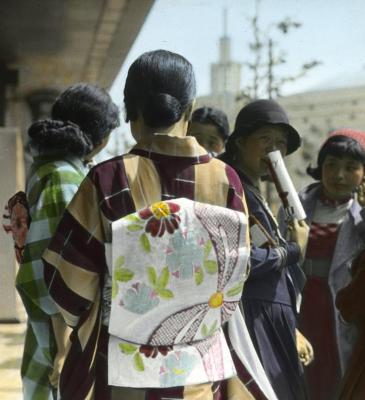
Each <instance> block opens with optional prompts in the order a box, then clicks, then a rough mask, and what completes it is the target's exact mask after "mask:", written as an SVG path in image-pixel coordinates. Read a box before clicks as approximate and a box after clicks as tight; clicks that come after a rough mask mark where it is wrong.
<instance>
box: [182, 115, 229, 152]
mask: <svg viewBox="0 0 365 400" xmlns="http://www.w3.org/2000/svg"><path fill="white" fill-rule="evenodd" d="M188 135H189V136H195V138H196V140H197V141H198V143H199V144H200V145H201V146H203V147H204V148H205V150H207V151H208V152H209V153H211V154H213V155H214V156H216V155H218V154H220V153H222V152H223V151H224V146H225V143H226V141H227V139H228V137H229V123H228V119H227V115H226V114H225V113H224V112H223V111H222V110H219V109H218V108H213V107H201V108H198V109H196V110H195V111H194V112H193V115H192V117H191V122H190V123H189V128H188Z"/></svg>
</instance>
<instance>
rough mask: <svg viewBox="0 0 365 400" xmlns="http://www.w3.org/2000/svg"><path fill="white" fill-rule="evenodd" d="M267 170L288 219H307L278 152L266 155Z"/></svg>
mask: <svg viewBox="0 0 365 400" xmlns="http://www.w3.org/2000/svg"><path fill="white" fill-rule="evenodd" d="M268 157H269V169H270V173H271V175H272V177H273V180H274V183H275V186H276V189H277V190H278V193H279V196H280V198H281V200H282V202H283V205H284V209H285V212H286V213H287V216H288V217H290V218H296V219H298V220H303V219H305V218H306V217H307V215H306V213H305V211H304V208H303V206H302V203H301V202H300V199H299V196H298V193H297V191H296V189H295V187H294V184H293V181H292V180H291V178H290V176H289V173H288V170H287V169H286V166H285V164H284V160H283V157H282V155H281V153H280V151H279V150H275V151H272V152H270V153H269V154H268Z"/></svg>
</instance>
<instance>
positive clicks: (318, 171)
mask: <svg viewBox="0 0 365 400" xmlns="http://www.w3.org/2000/svg"><path fill="white" fill-rule="evenodd" d="M328 155H331V156H334V157H339V158H342V157H351V158H353V159H355V160H358V161H361V162H362V163H363V164H365V150H364V148H363V147H362V146H361V145H360V144H359V143H358V142H357V141H356V140H354V139H352V138H350V137H347V136H339V135H338V136H333V137H330V138H329V139H328V140H327V141H326V142H325V143H324V145H323V146H322V147H321V149H320V150H319V153H318V158H317V167H315V168H312V167H311V166H310V165H309V167H308V168H307V174H308V175H309V176H311V177H312V178H313V179H315V180H321V179H322V166H323V163H324V160H325V159H326V157H327V156H328Z"/></svg>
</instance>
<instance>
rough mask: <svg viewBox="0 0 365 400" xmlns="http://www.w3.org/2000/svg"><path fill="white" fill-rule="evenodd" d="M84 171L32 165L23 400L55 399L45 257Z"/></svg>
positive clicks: (43, 160)
mask: <svg viewBox="0 0 365 400" xmlns="http://www.w3.org/2000/svg"><path fill="white" fill-rule="evenodd" d="M86 172H87V171H86V169H85V168H84V166H83V164H82V162H81V161H80V160H75V159H72V160H67V161H65V160H57V159H55V158H51V157H46V156H39V157H36V158H35V159H34V163H33V165H32V167H31V171H30V174H29V178H28V182H27V198H28V202H29V208H30V215H31V219H32V222H31V225H30V228H29V232H28V234H27V239H26V246H25V250H24V255H23V259H22V262H21V264H20V268H19V272H18V275H17V278H16V287H17V290H18V292H19V294H20V296H21V298H22V301H23V304H24V306H25V309H26V311H27V314H28V326H27V331H26V339H25V346H24V354H23V360H22V367H21V375H22V379H23V394H24V399H33V400H35V399H37V400H43V399H52V398H53V397H52V392H51V389H52V387H51V385H50V375H51V374H53V373H54V371H53V368H54V357H55V355H56V351H57V347H56V341H55V337H54V334H53V328H52V321H51V315H54V314H56V313H57V310H56V308H55V306H54V305H53V301H52V300H51V299H50V297H49V296H48V290H47V288H46V286H45V283H44V280H43V263H42V260H41V256H42V254H43V251H44V250H45V249H46V247H47V245H48V243H49V241H50V239H51V237H52V235H53V233H54V232H55V230H56V227H57V224H58V222H59V220H60V218H61V216H62V214H63V211H64V209H65V208H66V206H67V204H68V203H69V202H70V200H71V199H72V197H73V195H74V194H75V193H76V191H77V189H78V186H79V185H80V183H81V181H82V180H83V178H84V176H85V174H86Z"/></svg>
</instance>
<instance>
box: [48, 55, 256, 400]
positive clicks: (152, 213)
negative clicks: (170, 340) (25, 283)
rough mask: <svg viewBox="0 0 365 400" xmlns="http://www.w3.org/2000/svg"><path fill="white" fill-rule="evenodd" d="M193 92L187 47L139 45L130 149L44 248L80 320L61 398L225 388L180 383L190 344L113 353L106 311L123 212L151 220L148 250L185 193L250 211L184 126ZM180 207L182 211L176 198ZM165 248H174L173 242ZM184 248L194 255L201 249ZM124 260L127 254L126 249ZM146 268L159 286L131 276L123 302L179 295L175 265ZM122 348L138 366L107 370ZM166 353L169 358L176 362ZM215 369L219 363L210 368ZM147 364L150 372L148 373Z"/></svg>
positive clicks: (56, 288) (173, 220)
mask: <svg viewBox="0 0 365 400" xmlns="http://www.w3.org/2000/svg"><path fill="white" fill-rule="evenodd" d="M194 98H195V78H194V73H193V69H192V66H191V64H190V63H189V62H188V61H187V60H186V59H185V58H183V57H182V56H180V55H178V54H175V53H171V52H168V51H164V50H157V51H152V52H149V53H145V54H143V55H141V56H140V57H139V58H138V59H137V60H136V61H135V62H134V63H133V64H132V65H131V67H130V68H129V71H128V76H127V80H126V84H125V88H124V103H125V108H126V121H127V122H130V125H131V131H132V134H133V136H134V138H135V139H136V141H137V144H136V145H135V147H134V148H133V149H132V150H131V152H130V153H129V154H127V155H124V156H118V157H116V158H113V159H111V160H108V161H105V162H103V163H101V164H99V165H97V166H95V167H94V168H93V169H92V170H91V171H90V172H89V174H88V176H87V178H86V179H85V180H84V181H83V183H82V185H81V186H80V188H79V190H78V192H77V194H76V196H75V197H74V199H73V201H72V202H71V204H70V205H69V207H68V208H67V210H66V211H65V214H64V216H63V218H62V220H61V222H60V224H59V226H58V229H57V232H56V234H55V236H54V239H53V241H52V243H51V244H50V246H49V248H48V250H47V251H46V253H45V254H44V257H43V259H44V262H45V269H46V280H47V285H48V287H49V292H50V295H51V297H52V298H53V299H54V301H55V302H56V304H57V305H58V307H59V309H60V311H61V313H62V315H63V317H64V318H65V320H66V322H67V324H68V325H70V326H71V327H72V328H73V334H72V346H71V349H70V351H69V353H68V356H67V359H66V361H65V364H64V368H63V370H62V374H61V379H60V395H61V398H62V399H64V400H68V399H69V400H71V399H72V400H81V399H89V398H95V399H100V400H108V399H111V398H112V399H118V400H119V399H128V400H131V399H142V400H152V399H156V400H158V399H194V400H197V399H206V400H208V399H213V396H214V398H218V397H217V396H219V395H220V382H219V381H218V382H214V383H212V382H211V381H210V382H209V383H205V382H207V381H205V382H202V384H192V385H186V386H185V385H183V386H182V385H181V384H179V383H178V382H182V381H184V379H185V376H186V374H187V372H186V371H187V370H189V368H190V366H189V359H186V360H185V361H186V364H184V365H181V364H179V365H175V364H174V363H177V362H179V363H182V362H185V361H184V360H183V358H182V356H183V353H184V352H181V354H177V353H176V351H175V349H174V348H171V347H166V346H162V347H161V346H160V347H158V346H152V345H143V346H141V345H138V342H134V343H122V344H121V345H120V348H119V350H117V351H116V352H113V351H111V353H109V354H108V341H109V346H110V343H111V342H110V337H109V336H110V335H109V333H108V325H109V315H108V314H109V312H110V302H111V299H113V297H115V294H114V295H113V293H115V292H114V289H113V286H112V288H111V290H110V278H111V276H110V273H109V270H108V260H107V252H108V248H110V247H112V249H113V251H114V247H113V242H112V238H113V236H112V235H114V228H113V226H115V224H116V223H117V222H116V221H118V223H119V220H122V221H125V220H127V221H136V223H135V224H134V225H133V224H132V226H131V227H130V228H129V229H130V231H131V232H138V230H140V229H141V227H140V225H139V224H140V223H141V222H140V218H141V216H142V219H144V220H148V222H147V225H146V228H145V229H146V233H148V235H149V236H146V235H142V236H141V238H140V241H137V242H136V243H137V244H138V243H140V244H141V245H142V248H141V251H147V252H149V251H150V248H151V247H150V240H152V239H148V237H159V236H161V237H163V235H164V233H165V230H166V229H167V231H168V233H169V234H172V233H173V232H174V231H175V229H177V226H178V219H177V217H176V215H175V216H174V215H173V214H171V213H172V211H171V208H169V207H170V206H169V205H168V204H170V203H168V201H173V200H174V199H178V198H182V197H184V198H187V199H191V200H196V201H197V202H202V203H205V204H211V205H218V206H222V207H228V208H230V209H232V210H237V211H241V212H242V211H245V202H244V197H243V190H242V185H241V183H240V181H239V178H238V176H237V174H236V173H235V172H234V170H233V169H232V168H231V167H229V166H228V165H226V164H224V163H223V162H222V161H220V160H217V159H214V158H212V157H211V156H210V155H209V154H208V153H207V152H206V150H205V149H204V148H202V147H201V146H200V145H199V144H198V143H197V141H196V139H195V138H194V137H191V136H186V134H187V127H188V121H189V119H190V116H191V112H192V107H193V104H194ZM155 202H157V203H155ZM173 207H174V209H175V211H176V210H177V207H176V206H173ZM141 210H142V211H141ZM126 216H127V217H128V216H129V217H128V218H127V217H126ZM123 217H126V219H124V218H123ZM125 233H126V234H127V231H126V232H125ZM131 234H132V233H131ZM186 235H188V232H186ZM114 242H115V241H114ZM179 243H180V242H179ZM181 243H182V242H181ZM194 243H195V245H196V244H197V242H195V241H194ZM122 245H123V243H121V246H122ZM116 251H119V249H117V250H116ZM131 251H132V250H131ZM166 251H167V253H168V254H170V253H171V249H170V250H168V249H167V250H166ZM135 253H137V252H135ZM126 257H127V256H126ZM184 257H185V258H189V259H190V257H194V254H185V256H184ZM119 260H121V261H120V263H121V265H122V264H124V257H122V258H119ZM180 261H181V260H180ZM113 265H114V264H113ZM209 266H211V264H208V267H209ZM118 268H119V267H118ZM123 268H124V267H123ZM166 268H167V267H166ZM213 268H214V265H213ZM123 271H124V275H123ZM134 271H135V270H133V269H132V271H128V270H125V269H124V270H122V269H120V270H119V273H118V276H117V280H119V281H120V282H122V281H128V280H130V279H131V276H132V275H133V274H134ZM148 271H149V281H150V283H151V284H152V285H153V286H155V287H156V290H155V291H153V293H152V292H151V291H149V290H150V289H149V288H147V287H146V285H141V284H140V283H136V284H133V286H132V287H131V288H130V291H129V292H128V294H126V297H125V298H122V300H121V302H120V303H119V306H120V307H124V306H128V307H129V306H131V307H133V310H136V312H137V313H139V314H142V315H143V314H144V313H145V311H146V309H149V308H150V307H153V306H154V304H156V301H157V300H156V296H157V295H158V293H160V294H161V295H163V296H165V297H167V298H172V297H171V296H172V293H171V291H170V290H168V289H166V283H167V282H168V280H169V276H171V275H172V273H167V272H166V273H165V274H164V275H163V276H162V275H160V276H159V277H157V275H156V273H155V272H154V268H153V267H152V268H151V267H148ZM194 271H195V273H197V275H196V279H197V281H196V282H198V283H199V282H200V280H201V278H202V275H201V269H199V267H198V266H197V267H196V268H195V270H194ZM181 273H182V272H181V271H180V270H179V271H174V279H175V278H176V279H179V277H180V274H181ZM113 279H116V278H115V274H114V275H113ZM113 282H114V281H113ZM156 285H157V286H156ZM161 285H162V286H161ZM240 289H242V287H241V288H240ZM142 290H144V292H146V293H147V292H148V293H150V295H147V299H146V300H143V301H142V300H141V302H140V303H137V304H136V303H135V302H134V300H135V299H136V298H137V297H138V296H140V297H141V296H142V294H141V291H142ZM199 290H200V289H199ZM132 297H133V299H132ZM142 297H143V296H142ZM148 299H149V300H148ZM112 301H113V300H112ZM237 301H238V300H237ZM221 302H222V296H221V295H220V294H217V295H216V296H215V297H214V298H212V302H211V303H210V304H211V305H212V306H213V307H219V306H220V304H221ZM109 329H110V326H109ZM146 329H147V327H146ZM213 330H214V327H213ZM203 331H204V330H203ZM205 331H206V333H207V328H206V329H205ZM169 332H171V331H170V330H169ZM139 343H140V342H139ZM189 346H190V345H189V344H188V345H187V347H189ZM205 351H208V352H209V351H210V350H209V348H207V349H206V350H205ZM118 353H120V354H118ZM121 355H122V356H123V357H125V359H126V360H127V358H128V357H129V359H130V360H131V362H132V364H131V366H130V367H129V363H128V362H129V361H128V362H127V361H126V364H123V363H117V364H115V369H117V368H121V372H120V374H118V373H117V374H115V372H116V371H115V370H114V369H113V370H110V371H108V362H110V361H111V357H114V356H115V357H119V356H121ZM171 355H173V357H171ZM175 355H176V357H175ZM160 359H161V362H162V364H161V365H160V366H159V367H158V368H155V369H154V370H151V369H150V368H149V366H150V365H151V364H152V363H154V362H158V361H159V360H160ZM165 360H167V361H168V360H169V365H166V363H165ZM167 361H166V362H167ZM211 362H214V360H213V359H212V360H211ZM213 364H214V363H213ZM124 365H128V366H125V367H124ZM214 370H215V367H213V369H212V370H211V372H214ZM146 371H149V372H148V373H147V375H143V373H144V372H146ZM189 371H190V370H189ZM149 373H150V374H151V376H152V375H153V376H155V375H158V374H159V375H160V378H159V379H156V381H154V382H153V385H149V383H150V382H151V379H154V378H151V376H150V375H148V374H149ZM189 373H190V372H189ZM115 375H117V376H116V377H115ZM125 376H129V379H128V380H124V383H123V384H120V385H111V384H109V385H108V383H109V382H110V380H111V378H113V377H114V378H115V379H121V380H123V379H124V378H125ZM222 377H224V374H223V375H222ZM114 378H113V379H114ZM170 378H174V380H173V381H170V380H169V379H170ZM108 379H109V382H108ZM166 379H167V380H168V382H169V383H168V384H165V383H166ZM222 379H224V378H222ZM147 382H148V383H147ZM126 383H127V384H126ZM184 386H185V387H184ZM153 387H154V388H155V389H152V388H153ZM241 393H242V391H241ZM245 393H246V394H245V395H244V396H245V397H243V395H241V397H237V398H242V399H245V398H250V397H249V396H250V395H249V393H247V392H245ZM246 396H248V397H246Z"/></svg>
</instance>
